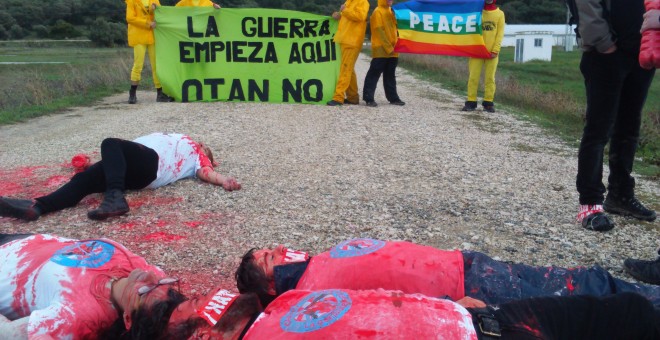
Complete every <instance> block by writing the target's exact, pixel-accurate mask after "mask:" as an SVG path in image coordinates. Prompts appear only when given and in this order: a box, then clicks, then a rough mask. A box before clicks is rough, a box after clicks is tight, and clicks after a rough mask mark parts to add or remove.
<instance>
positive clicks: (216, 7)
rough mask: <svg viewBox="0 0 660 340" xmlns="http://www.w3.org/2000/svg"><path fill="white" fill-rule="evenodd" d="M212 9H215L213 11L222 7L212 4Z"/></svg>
mask: <svg viewBox="0 0 660 340" xmlns="http://www.w3.org/2000/svg"><path fill="white" fill-rule="evenodd" d="M213 8H215V9H220V8H222V7H221V6H220V5H218V4H216V3H215V2H214V3H213Z"/></svg>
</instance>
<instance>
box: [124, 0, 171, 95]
mask: <svg viewBox="0 0 660 340" xmlns="http://www.w3.org/2000/svg"><path fill="white" fill-rule="evenodd" d="M156 6H160V2H159V1H158V0H126V22H127V23H128V46H130V47H133V68H132V70H131V89H130V90H129V92H128V103H129V104H135V103H137V95H136V91H137V87H138V85H139V84H140V80H141V77H142V76H141V74H142V68H143V67H144V55H145V54H146V53H149V62H150V63H151V72H152V75H153V80H154V86H155V87H156V91H158V94H157V95H156V101H159V102H170V101H172V98H170V97H169V96H168V95H166V94H165V93H163V89H162V88H161V85H160V80H159V79H158V76H157V75H156V46H155V44H154V43H155V41H154V28H155V27H156V21H155V19H154V9H155V8H156Z"/></svg>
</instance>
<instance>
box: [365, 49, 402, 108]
mask: <svg viewBox="0 0 660 340" xmlns="http://www.w3.org/2000/svg"><path fill="white" fill-rule="evenodd" d="M398 64H399V58H373V59H371V64H370V66H369V71H367V76H366V77H365V78H364V88H363V90H362V99H364V100H365V101H367V102H372V101H374V93H376V86H377V85H378V79H379V78H380V75H381V74H382V75H383V87H384V88H385V98H387V100H388V101H389V102H390V103H391V102H397V101H400V100H401V99H400V98H399V95H398V94H397V93H396V75H395V71H396V65H398Z"/></svg>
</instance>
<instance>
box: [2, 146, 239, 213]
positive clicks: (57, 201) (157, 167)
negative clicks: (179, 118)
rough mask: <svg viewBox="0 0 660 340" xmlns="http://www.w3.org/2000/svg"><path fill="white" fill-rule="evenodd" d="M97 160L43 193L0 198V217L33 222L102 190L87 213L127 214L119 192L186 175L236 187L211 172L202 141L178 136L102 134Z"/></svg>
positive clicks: (209, 157) (208, 151) (214, 164)
mask: <svg viewBox="0 0 660 340" xmlns="http://www.w3.org/2000/svg"><path fill="white" fill-rule="evenodd" d="M101 158H102V159H101V160H100V161H99V162H97V163H95V164H93V165H92V166H90V167H88V168H86V169H85V170H84V171H82V172H80V173H77V174H76V175H75V176H73V177H72V178H71V180H70V181H69V182H68V183H66V184H65V185H63V186H62V187H60V188H59V189H57V190H56V191H54V192H52V193H50V194H48V195H45V196H41V197H38V198H36V199H33V200H32V199H14V198H9V197H0V216H4V217H14V218H18V219H22V220H25V221H34V220H36V219H38V218H39V217H40V216H41V215H42V214H46V213H50V212H54V211H59V210H62V209H65V208H69V207H73V206H75V205H76V204H78V202H80V201H81V200H82V199H83V198H85V196H87V195H90V194H93V193H101V192H103V193H104V197H103V202H102V203H101V205H100V206H99V207H98V208H97V209H94V210H90V211H89V212H88V213H87V216H88V217H89V218H91V219H94V220H105V219H107V218H109V217H113V216H121V215H124V214H126V213H128V211H129V206H128V202H127V201H126V198H125V197H124V192H125V190H140V189H144V188H151V189H155V188H159V187H162V186H164V185H168V184H171V183H174V182H176V181H178V180H180V179H184V178H189V177H197V178H199V179H200V180H202V181H204V182H207V183H211V184H214V185H218V186H222V188H223V189H225V190H226V191H234V190H240V189H241V184H240V183H239V182H237V181H236V180H235V179H234V178H232V177H229V176H224V175H221V174H220V173H218V172H216V171H215V167H217V166H218V163H217V162H216V161H215V160H214V159H213V153H212V152H211V149H210V148H209V147H208V146H207V145H206V144H204V143H201V142H196V141H194V140H192V139H191V138H190V137H189V136H186V135H183V134H177V133H152V134H149V135H146V136H142V137H139V138H137V139H135V140H133V141H128V140H123V139H119V138H106V139H104V140H103V142H102V143H101Z"/></svg>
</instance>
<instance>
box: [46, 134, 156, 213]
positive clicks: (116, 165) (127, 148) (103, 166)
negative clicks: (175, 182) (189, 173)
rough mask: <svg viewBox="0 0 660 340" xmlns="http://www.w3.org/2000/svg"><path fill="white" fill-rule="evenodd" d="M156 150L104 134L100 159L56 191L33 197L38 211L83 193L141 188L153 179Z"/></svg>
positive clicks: (60, 206)
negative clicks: (107, 136) (106, 136)
mask: <svg viewBox="0 0 660 340" xmlns="http://www.w3.org/2000/svg"><path fill="white" fill-rule="evenodd" d="M157 174H158V154H157V153H156V151H154V150H152V149H150V148H148V147H146V146H144V145H142V144H138V143H135V142H131V141H127V140H123V139H118V138H106V139H104V140H103V142H102V143H101V160H100V161H99V162H97V163H95V164H93V165H92V166H90V167H89V168H88V169H87V170H85V171H83V172H81V173H78V174H76V175H75V176H73V178H71V180H70V181H69V182H68V183H67V184H65V185H63V186H62V187H61V188H59V189H57V190H56V191H54V192H52V193H50V194H48V195H46V196H42V197H39V198H37V199H36V200H37V203H38V205H39V208H40V209H41V212H42V213H48V212H53V211H58V210H62V209H64V208H69V207H73V206H75V205H76V204H78V202H80V201H81V200H82V199H83V198H85V196H87V195H89V194H93V193H99V192H105V191H108V190H122V191H123V190H126V189H130V190H138V189H143V188H144V187H146V186H147V185H149V184H150V183H151V182H153V181H154V180H155V179H156V175H157Z"/></svg>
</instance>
